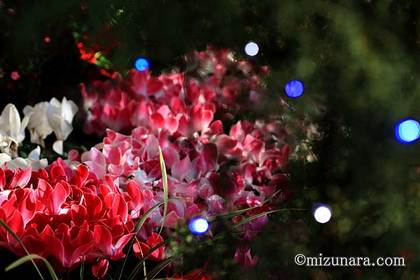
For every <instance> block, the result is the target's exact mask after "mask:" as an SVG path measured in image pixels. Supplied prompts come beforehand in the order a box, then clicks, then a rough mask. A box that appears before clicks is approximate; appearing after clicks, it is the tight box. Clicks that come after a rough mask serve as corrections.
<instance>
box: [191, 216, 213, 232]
mask: <svg viewBox="0 0 420 280" xmlns="http://www.w3.org/2000/svg"><path fill="white" fill-rule="evenodd" d="M188 228H189V229H190V231H191V233H192V234H195V235H200V234H204V233H205V232H206V231H207V230H208V229H209V223H208V222H207V220H206V219H204V218H203V217H197V218H194V219H192V220H191V221H190V223H189V224H188Z"/></svg>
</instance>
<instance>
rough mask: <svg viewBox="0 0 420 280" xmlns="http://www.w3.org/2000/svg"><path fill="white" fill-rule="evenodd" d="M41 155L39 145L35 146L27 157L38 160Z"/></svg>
mask: <svg viewBox="0 0 420 280" xmlns="http://www.w3.org/2000/svg"><path fill="white" fill-rule="evenodd" d="M40 156H41V148H40V147H39V146H37V147H36V148H35V149H33V150H32V151H31V152H30V153H29V155H28V159H31V160H39V158H40Z"/></svg>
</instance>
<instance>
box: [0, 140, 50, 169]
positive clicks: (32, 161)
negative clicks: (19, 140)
mask: <svg viewBox="0 0 420 280" xmlns="http://www.w3.org/2000/svg"><path fill="white" fill-rule="evenodd" d="M40 156H41V148H40V147H39V146H38V147H36V148H35V149H33V150H32V151H31V152H30V153H29V155H28V157H27V158H21V157H17V158H14V159H12V158H11V157H10V156H9V155H7V154H5V153H0V167H3V166H5V165H6V164H7V168H9V169H13V170H15V169H18V168H21V169H24V168H27V167H29V166H30V167H32V169H33V170H38V169H40V168H45V167H47V166H48V160H47V159H46V158H43V159H40Z"/></svg>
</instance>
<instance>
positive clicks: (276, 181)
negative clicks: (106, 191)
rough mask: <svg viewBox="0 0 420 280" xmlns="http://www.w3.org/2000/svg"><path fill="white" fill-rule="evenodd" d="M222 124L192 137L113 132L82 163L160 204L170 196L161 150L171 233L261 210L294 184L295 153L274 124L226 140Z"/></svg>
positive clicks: (240, 128) (238, 129)
mask: <svg viewBox="0 0 420 280" xmlns="http://www.w3.org/2000/svg"><path fill="white" fill-rule="evenodd" d="M216 124H217V125H218V124H219V123H218V122H214V123H211V124H210V125H209V128H208V129H207V130H205V132H204V134H201V135H197V134H196V133H195V132H194V133H192V135H191V136H189V137H186V136H183V135H182V134H179V133H178V132H176V133H175V134H171V132H170V131H169V130H166V129H165V128H162V129H161V130H158V131H156V130H154V129H150V128H147V127H138V128H136V129H134V130H133V131H132V133H131V135H123V134H119V133H116V132H114V131H111V130H108V131H107V136H106V137H105V138H104V141H103V143H102V144H101V145H98V147H99V146H101V149H97V148H93V149H91V150H90V151H89V152H86V153H84V154H83V155H82V161H83V162H85V163H86V164H87V165H89V166H90V167H91V168H92V169H94V170H97V171H96V172H97V174H110V175H113V176H114V178H116V184H117V185H118V186H119V187H120V188H121V189H127V188H129V185H128V184H127V182H131V181H133V180H136V181H137V183H138V184H139V185H140V186H141V187H142V189H144V190H147V193H148V195H149V197H151V198H152V197H153V198H154V199H152V200H153V201H159V199H161V198H162V196H163V190H162V182H161V171H160V165H159V153H158V148H159V146H160V147H161V148H162V152H163V156H164V159H165V164H166V167H167V169H168V185H169V197H170V199H169V205H168V215H167V220H166V223H165V226H167V227H174V226H175V225H176V224H177V222H179V221H181V220H185V219H188V218H191V217H193V216H194V215H198V214H205V215H207V214H209V215H214V214H217V213H221V212H226V211H229V210H233V209H236V208H242V207H243V208H247V207H258V206H262V205H263V203H264V202H265V200H266V199H267V198H268V197H270V196H271V195H273V194H274V193H275V192H276V191H278V190H281V189H282V188H283V187H284V186H285V185H286V183H287V181H288V178H287V176H286V175H285V174H284V171H283V170H284V167H285V166H286V163H287V160H288V154H289V148H288V146H287V145H285V144H284V143H282V142H281V140H280V139H281V133H282V132H281V130H279V131H278V130H276V129H273V128H272V127H275V125H274V124H273V123H268V124H264V123H261V122H259V123H255V124H253V123H250V122H238V123H237V124H235V125H234V126H233V127H232V129H231V131H230V134H229V135H226V134H224V133H223V129H220V127H218V128H216V127H217V125H216ZM270 127H271V128H270ZM130 180H131V181H130ZM144 194H146V192H145V193H144ZM156 199H157V200H156ZM146 201H147V200H146ZM156 215H157V216H156V218H152V219H151V223H150V224H151V225H152V224H155V226H158V221H160V214H158V213H156ZM266 220H267V219H266V217H265V216H262V217H261V218H259V219H257V220H255V221H254V222H253V223H249V224H247V225H246V226H245V227H244V228H243V229H244V233H245V237H247V236H248V237H251V236H252V235H254V234H255V233H256V232H258V231H259V230H261V228H262V225H264V224H265V221H266Z"/></svg>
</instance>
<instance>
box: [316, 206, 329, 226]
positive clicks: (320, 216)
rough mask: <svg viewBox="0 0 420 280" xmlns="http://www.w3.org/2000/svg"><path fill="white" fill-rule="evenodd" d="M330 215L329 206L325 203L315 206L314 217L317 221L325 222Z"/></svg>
mask: <svg viewBox="0 0 420 280" xmlns="http://www.w3.org/2000/svg"><path fill="white" fill-rule="evenodd" d="M331 216H332V211H331V208H330V207H329V206H327V205H319V206H318V207H316V208H315V211H314V218H315V220H316V221H317V222H318V223H321V224H325V223H327V222H328V221H329V220H330V219H331Z"/></svg>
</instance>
